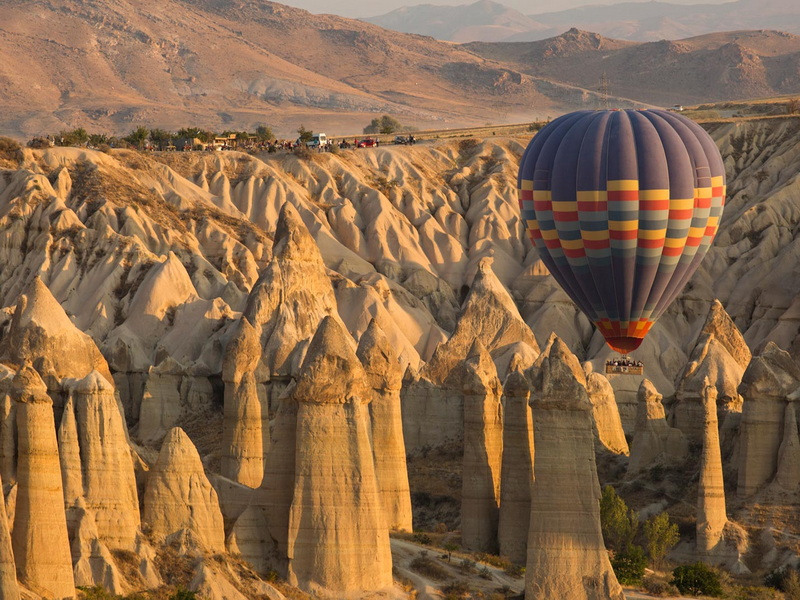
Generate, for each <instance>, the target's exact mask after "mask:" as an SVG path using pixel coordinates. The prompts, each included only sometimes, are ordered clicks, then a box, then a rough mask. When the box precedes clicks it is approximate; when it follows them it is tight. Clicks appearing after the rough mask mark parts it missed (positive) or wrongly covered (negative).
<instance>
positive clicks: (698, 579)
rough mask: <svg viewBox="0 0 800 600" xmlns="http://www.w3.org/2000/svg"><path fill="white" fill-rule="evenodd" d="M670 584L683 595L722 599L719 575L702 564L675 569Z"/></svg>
mask: <svg viewBox="0 0 800 600" xmlns="http://www.w3.org/2000/svg"><path fill="white" fill-rule="evenodd" d="M670 584H671V585H674V586H675V587H676V588H678V590H679V591H680V593H681V594H691V595H692V596H700V595H703V596H712V597H714V598H720V597H722V584H721V583H720V580H719V575H718V574H717V572H716V571H714V570H713V569H711V567H709V566H708V565H706V564H704V563H701V562H698V563H695V564H693V565H682V566H680V567H678V568H677V569H675V570H674V571H673V572H672V581H670Z"/></svg>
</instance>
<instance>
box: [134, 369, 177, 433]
mask: <svg viewBox="0 0 800 600" xmlns="http://www.w3.org/2000/svg"><path fill="white" fill-rule="evenodd" d="M185 371H186V369H185V367H184V366H183V365H182V364H180V363H179V362H178V361H176V360H174V359H173V358H172V357H168V358H166V359H165V360H163V361H161V362H160V363H159V364H158V365H156V366H154V367H150V370H149V371H148V373H147V381H146V383H145V386H144V393H143V395H142V402H141V405H140V407H139V428H138V431H137V437H138V439H139V440H141V441H142V443H144V444H149V445H157V444H158V443H159V442H160V441H161V440H162V439H163V438H164V436H165V435H166V434H167V431H169V430H170V429H171V428H172V427H173V426H174V425H175V424H176V423H177V422H178V419H179V417H180V416H181V411H182V406H181V381H182V380H183V374H184V372H185Z"/></svg>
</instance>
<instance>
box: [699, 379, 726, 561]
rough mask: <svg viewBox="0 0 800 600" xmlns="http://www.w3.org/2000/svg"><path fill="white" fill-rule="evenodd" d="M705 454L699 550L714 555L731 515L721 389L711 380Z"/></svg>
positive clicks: (705, 404)
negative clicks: (727, 504)
mask: <svg viewBox="0 0 800 600" xmlns="http://www.w3.org/2000/svg"><path fill="white" fill-rule="evenodd" d="M703 407H704V419H703V454H702V455H701V457H700V480H699V482H698V487H697V553H698V556H700V557H701V558H703V557H709V556H712V555H713V554H714V552H715V550H717V548H718V546H719V545H720V543H721V542H722V537H723V532H724V530H725V525H726V524H727V523H728V515H727V512H726V510H725V485H724V482H723V480H722V456H721V453H720V447H719V427H718V425H717V389H716V388H715V387H714V386H712V385H711V384H710V383H709V382H708V380H706V385H705V387H704V388H703Z"/></svg>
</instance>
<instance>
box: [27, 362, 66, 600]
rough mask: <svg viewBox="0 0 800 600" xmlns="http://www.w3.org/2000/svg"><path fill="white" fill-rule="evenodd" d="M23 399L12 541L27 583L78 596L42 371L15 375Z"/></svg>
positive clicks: (51, 594) (48, 594) (43, 591)
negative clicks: (73, 576) (73, 575)
mask: <svg viewBox="0 0 800 600" xmlns="http://www.w3.org/2000/svg"><path fill="white" fill-rule="evenodd" d="M11 394H12V397H13V398H14V401H15V402H16V403H17V406H16V416H17V443H18V459H17V485H18V490H17V504H16V508H15V511H14V527H13V534H12V546H13V548H14V559H15V560H16V563H17V576H18V578H19V581H20V583H21V584H23V585H24V586H25V587H27V588H28V589H30V590H31V591H33V592H35V593H37V594H39V595H41V596H43V597H45V598H72V597H73V596H74V595H75V584H74V581H73V578H72V560H71V555H70V547H69V538H68V536H67V519H66V515H65V512H64V492H63V488H62V486H61V466H60V464H59V460H58V442H57V441H56V430H55V421H54V417H53V403H52V401H51V400H50V397H49V396H48V395H47V387H46V386H45V384H44V382H43V381H42V379H41V377H39V375H38V373H36V371H34V370H33V368H31V367H30V366H24V367H22V369H20V371H19V373H17V375H16V377H14V381H13V383H12V391H11Z"/></svg>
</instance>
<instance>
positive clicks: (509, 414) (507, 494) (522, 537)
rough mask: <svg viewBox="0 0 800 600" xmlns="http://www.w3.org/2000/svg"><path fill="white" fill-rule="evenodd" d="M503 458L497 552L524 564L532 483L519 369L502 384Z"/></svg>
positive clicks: (529, 426)
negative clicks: (504, 401)
mask: <svg viewBox="0 0 800 600" xmlns="http://www.w3.org/2000/svg"><path fill="white" fill-rule="evenodd" d="M503 395H504V396H505V398H506V404H505V408H504V410H503V462H502V469H501V470H500V521H499V524H498V527H497V540H498V544H499V546H500V555H501V556H506V557H508V559H509V560H511V561H512V562H513V563H515V564H519V565H524V564H525V562H526V558H527V554H528V528H529V525H530V519H531V484H532V483H533V477H534V473H533V460H534V451H533V447H534V444H533V421H532V419H531V408H530V406H529V405H528V401H529V400H530V396H531V388H530V384H529V383H528V380H527V378H526V377H525V375H523V374H522V372H521V371H514V372H512V373H511V374H510V375H509V376H508V377H507V378H506V381H505V385H504V386H503Z"/></svg>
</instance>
